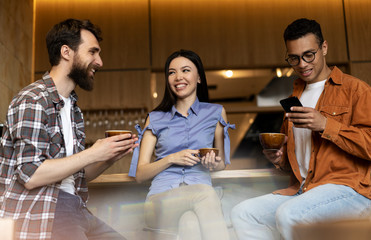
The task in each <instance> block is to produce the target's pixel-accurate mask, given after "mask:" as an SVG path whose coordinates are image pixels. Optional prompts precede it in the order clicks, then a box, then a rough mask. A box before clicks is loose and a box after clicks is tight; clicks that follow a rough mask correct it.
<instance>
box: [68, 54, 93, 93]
mask: <svg viewBox="0 0 371 240" xmlns="http://www.w3.org/2000/svg"><path fill="white" fill-rule="evenodd" d="M80 62H81V61H80V59H79V58H78V57H76V58H75V59H74V62H73V64H72V69H71V71H70V73H69V74H68V77H69V78H71V79H72V80H73V81H74V82H75V83H76V84H77V85H78V86H79V87H80V88H82V89H84V90H86V91H91V90H93V88H94V77H91V76H89V71H91V69H92V66H91V65H92V64H89V66H88V67H87V68H86V69H85V68H84V67H83V66H82V64H80Z"/></svg>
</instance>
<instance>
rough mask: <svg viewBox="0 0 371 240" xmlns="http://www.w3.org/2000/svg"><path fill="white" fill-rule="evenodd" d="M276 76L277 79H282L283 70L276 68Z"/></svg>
mask: <svg viewBox="0 0 371 240" xmlns="http://www.w3.org/2000/svg"><path fill="white" fill-rule="evenodd" d="M276 75H277V77H279V78H280V77H282V71H281V68H276Z"/></svg>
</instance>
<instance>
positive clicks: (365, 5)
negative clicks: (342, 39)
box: [344, 0, 371, 61]
mask: <svg viewBox="0 0 371 240" xmlns="http://www.w3.org/2000/svg"><path fill="white" fill-rule="evenodd" d="M344 8H345V16H346V23H347V34H348V45H349V57H350V60H351V61H367V60H368V61H369V60H371V47H370V44H371V15H370V13H371V1H369V0H344Z"/></svg>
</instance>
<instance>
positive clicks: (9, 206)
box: [0, 19, 137, 239]
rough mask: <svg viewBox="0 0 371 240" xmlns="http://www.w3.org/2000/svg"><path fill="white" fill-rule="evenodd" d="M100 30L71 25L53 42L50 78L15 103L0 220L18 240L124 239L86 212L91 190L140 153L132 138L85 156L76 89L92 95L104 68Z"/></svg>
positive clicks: (58, 28) (0, 155)
mask: <svg viewBox="0 0 371 240" xmlns="http://www.w3.org/2000/svg"><path fill="white" fill-rule="evenodd" d="M100 34H101V32H100V29H99V28H98V27H97V26H95V25H94V24H92V23H91V22H90V21H89V20H84V21H81V20H76V19H67V20H65V21H63V22H61V23H59V24H56V25H55V26H54V27H53V28H52V29H51V30H50V31H49V32H48V34H47V37H46V43H47V48H48V54H49V62H50V63H51V70H50V72H47V73H45V75H44V76H43V77H42V79H41V80H38V81H36V82H34V83H32V84H30V85H29V86H27V87H25V88H24V89H23V90H21V91H20V92H19V93H18V95H17V96H15V97H14V99H13V100H12V102H11V104H10V106H9V110H8V114H7V118H6V124H5V126H4V134H3V138H2V141H1V145H0V164H1V165H0V169H1V170H0V206H1V208H0V217H3V218H4V217H10V218H13V219H14V220H15V223H16V224H15V226H16V238H17V239H71V238H72V239H125V238H124V237H123V236H121V235H120V234H119V233H117V232H116V231H115V230H113V229H112V228H111V227H109V226H108V225H106V224H105V223H103V222H102V221H100V220H99V219H97V218H96V217H94V216H93V215H92V214H91V213H90V212H89V210H88V209H87V208H86V201H87V198H88V188H87V182H88V181H90V180H93V179H94V178H96V177H97V176H99V175H100V174H101V173H102V172H103V171H104V170H105V169H107V168H108V167H109V166H111V165H112V164H113V163H114V162H115V161H117V160H119V159H121V158H122V157H123V156H124V155H126V154H128V153H130V152H132V151H133V149H134V148H135V147H136V146H137V145H136V144H135V141H136V140H137V138H136V136H130V135H129V134H126V135H125V134H124V135H119V136H114V137H109V138H105V139H100V140H98V141H97V142H96V143H95V144H94V145H93V146H92V147H90V148H89V149H86V150H85V133H84V122H83V117H82V113H81V110H80V108H79V107H78V106H77V105H76V101H77V96H76V93H75V92H74V89H75V87H76V85H78V86H79V87H81V88H82V89H85V90H92V89H93V85H94V75H95V73H96V71H97V70H98V69H99V68H100V67H102V65H103V62H102V59H101V57H100V55H99V54H100V50H101V49H100V46H99V42H100V41H101V40H102V38H101V36H100Z"/></svg>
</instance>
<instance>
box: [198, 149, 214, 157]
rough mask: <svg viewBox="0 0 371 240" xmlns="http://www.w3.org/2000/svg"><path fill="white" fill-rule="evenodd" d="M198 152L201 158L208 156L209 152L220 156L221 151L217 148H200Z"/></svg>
mask: <svg viewBox="0 0 371 240" xmlns="http://www.w3.org/2000/svg"><path fill="white" fill-rule="evenodd" d="M198 151H200V156H201V157H203V156H206V154H207V153H208V152H211V151H214V153H215V156H218V154H219V149H217V148H200V149H199V150H198Z"/></svg>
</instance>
